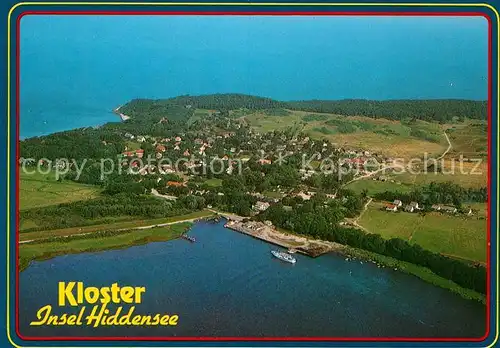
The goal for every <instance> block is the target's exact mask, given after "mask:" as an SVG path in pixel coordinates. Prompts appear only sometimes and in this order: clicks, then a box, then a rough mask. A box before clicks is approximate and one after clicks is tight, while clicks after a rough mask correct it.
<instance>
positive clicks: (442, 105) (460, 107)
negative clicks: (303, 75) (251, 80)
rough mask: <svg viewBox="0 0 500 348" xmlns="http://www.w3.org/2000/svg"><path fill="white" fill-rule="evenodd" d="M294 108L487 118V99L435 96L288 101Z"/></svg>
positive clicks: (429, 118)
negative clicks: (437, 97)
mask: <svg viewBox="0 0 500 348" xmlns="http://www.w3.org/2000/svg"><path fill="white" fill-rule="evenodd" d="M287 107H288V108H289V109H293V110H303V111H310V112H324V113H333V114H338V115H346V116H367V117H380V118H389V119H396V120H402V119H406V118H410V119H411V118H416V119H420V120H426V121H438V122H445V121H449V120H452V119H453V118H454V117H458V118H459V119H463V118H474V119H486V111H487V104H486V101H473V100H460V99H435V100H386V101H377V100H364V99H346V100H304V101H292V102H288V103H287Z"/></svg>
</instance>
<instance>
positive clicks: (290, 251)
mask: <svg viewBox="0 0 500 348" xmlns="http://www.w3.org/2000/svg"><path fill="white" fill-rule="evenodd" d="M296 252H297V250H295V249H288V253H289V254H295V253H296Z"/></svg>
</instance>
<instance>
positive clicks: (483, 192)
mask: <svg viewBox="0 0 500 348" xmlns="http://www.w3.org/2000/svg"><path fill="white" fill-rule="evenodd" d="M374 198H376V199H379V200H385V201H394V200H395V199H399V200H401V201H402V202H404V203H409V202H411V201H415V202H419V203H421V204H424V205H425V206H426V207H427V208H430V206H431V205H432V204H452V205H455V206H457V207H460V206H461V205H462V204H463V203H466V202H486V201H487V199H488V192H487V189H486V187H482V188H464V187H461V186H459V185H457V184H454V183H453V182H442V183H436V182H432V183H430V184H429V185H427V186H422V187H418V188H415V189H413V190H412V191H411V192H409V193H402V192H398V191H385V192H380V193H376V194H375V195H374Z"/></svg>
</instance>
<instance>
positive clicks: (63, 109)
mask: <svg viewBox="0 0 500 348" xmlns="http://www.w3.org/2000/svg"><path fill="white" fill-rule="evenodd" d="M487 29H488V25H487V21H486V19H485V18H483V17H464V16H460V17H453V16H448V17H411V16H410V17H387V16H378V17H373V16H371V17H370V16H364V17H354V16H333V17H332V16H261V17H257V16H105V15H102V16H98V15H93V16H89V15H80V16H78V15H71V16H64V15H26V16H24V17H23V18H22V21H21V30H20V53H21V54H20V71H21V76H20V114H21V129H20V135H21V137H22V138H27V137H33V136H40V135H44V134H48V133H53V132H58V131H62V130H67V129H73V128H77V127H87V126H97V125H101V124H103V123H106V122H117V121H119V119H118V117H117V116H115V115H114V114H113V113H112V110H113V109H114V108H116V107H117V106H119V105H122V104H124V103H126V102H128V101H129V100H131V99H133V98H168V97H174V96H178V95H184V94H190V95H198V94H210V93H246V94H252V95H259V96H264V97H270V98H276V99H279V100H304V99H345V98H355V99H356V98H362V99H380V100H386V99H408V98H410V99H422V98H465V99H475V100H485V99H486V98H487V66H488V62H487V52H488V36H487Z"/></svg>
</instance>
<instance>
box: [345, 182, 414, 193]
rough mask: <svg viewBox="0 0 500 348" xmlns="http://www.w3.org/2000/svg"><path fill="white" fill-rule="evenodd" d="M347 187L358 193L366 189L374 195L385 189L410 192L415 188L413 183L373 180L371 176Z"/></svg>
mask: <svg viewBox="0 0 500 348" xmlns="http://www.w3.org/2000/svg"><path fill="white" fill-rule="evenodd" d="M396 179H397V178H396ZM394 181H395V180H394ZM345 188H346V189H349V190H352V191H354V192H356V193H362V192H363V191H364V190H366V191H367V194H368V196H372V195H374V194H376V193H380V192H385V191H398V192H403V193H404V192H410V191H411V190H412V189H413V187H412V185H408V184H402V183H397V182H390V181H378V180H372V179H370V178H368V179H364V180H358V181H354V182H352V183H350V184H349V185H347V186H345Z"/></svg>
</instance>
